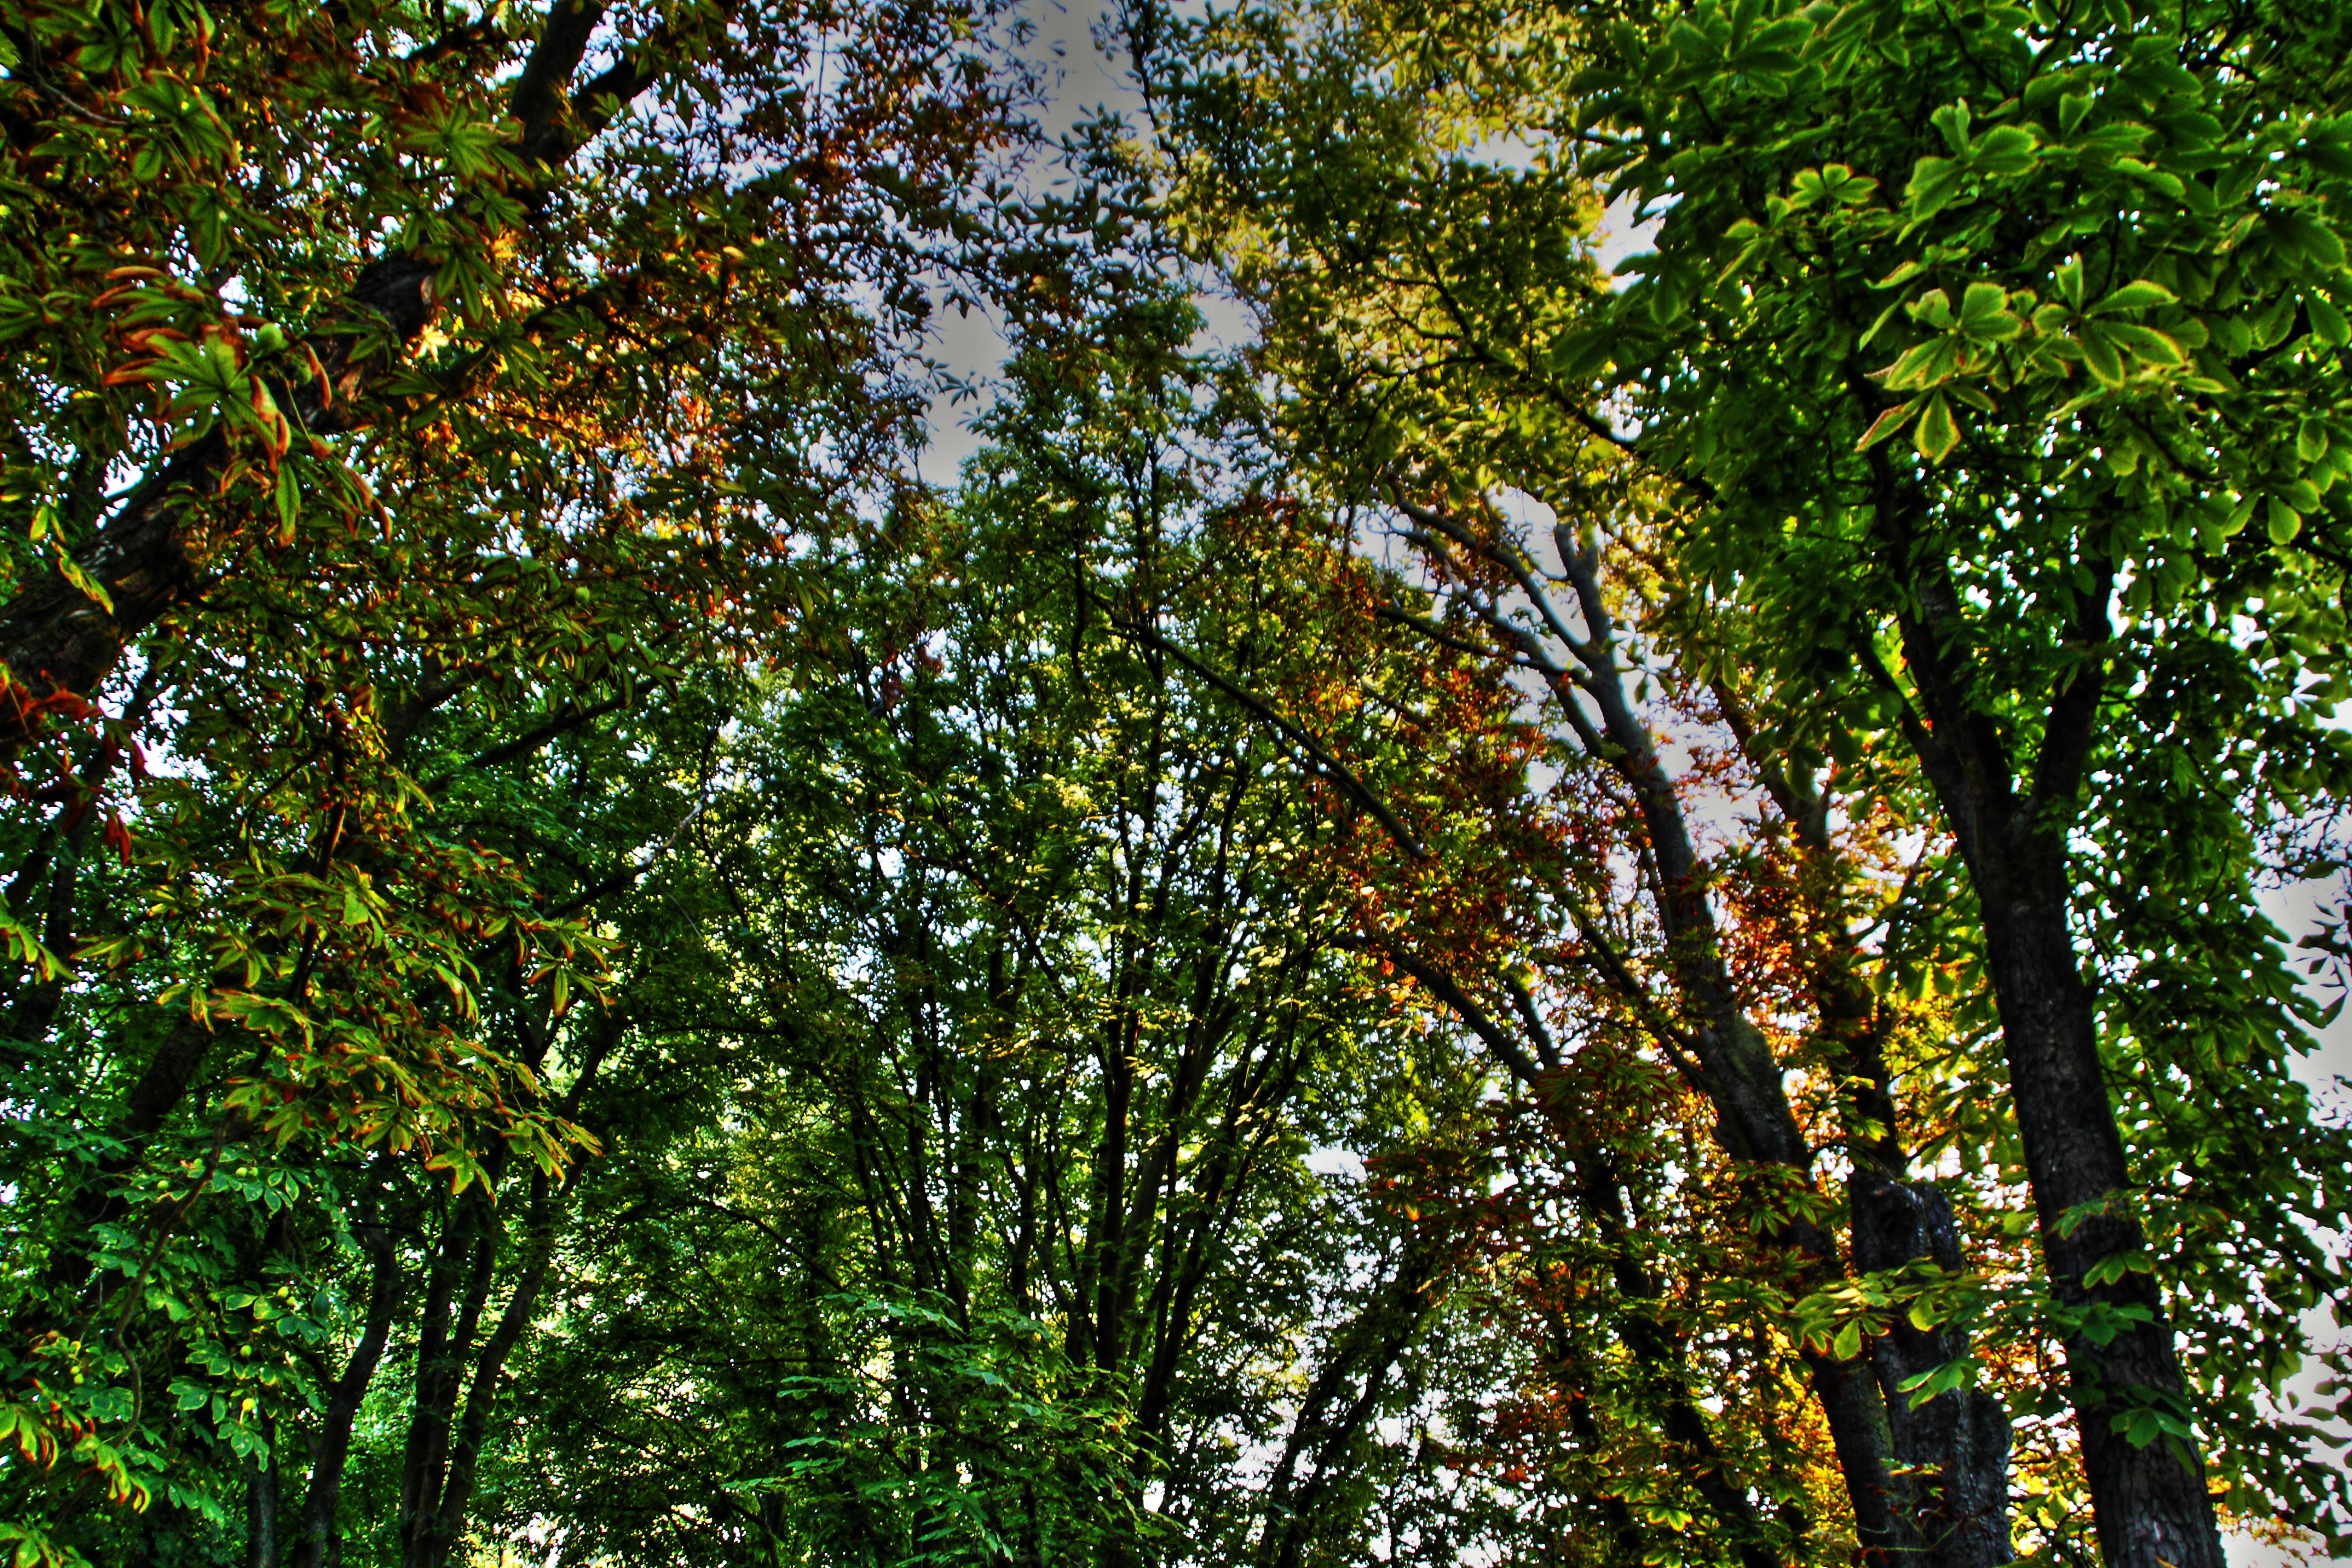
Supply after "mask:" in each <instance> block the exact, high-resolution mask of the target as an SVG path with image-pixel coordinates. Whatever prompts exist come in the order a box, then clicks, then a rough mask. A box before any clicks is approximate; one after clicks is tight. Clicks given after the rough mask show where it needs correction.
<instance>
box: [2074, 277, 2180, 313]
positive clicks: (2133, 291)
mask: <svg viewBox="0 0 2352 1568" xmlns="http://www.w3.org/2000/svg"><path fill="white" fill-rule="evenodd" d="M2179 302H2180V297H2179V295H2177V294H2175V293H2174V292H2173V291H2172V290H2171V289H2168V288H2166V287H2165V286H2164V285H2163V284H2161V283H2155V282H2151V281H2149V280H2148V279H2145V278H2135V279H2132V280H2131V281H2130V282H2128V283H2126V284H2125V285H2124V286H2123V287H2122V288H2120V289H2116V291H2115V292H2114V293H2112V294H2109V295H2108V296H2107V297H2106V298H2105V299H2104V300H2100V301H2099V302H2098V303H2097V304H2095V305H2094V306H2092V307H2091V310H2090V313H2091V314H2092V315H2094V316H2111V315H2114V314H2115V313H2116V311H2118V310H2148V309H2150V308H2151V307H2153V306H2157V305H2177V304H2179Z"/></svg>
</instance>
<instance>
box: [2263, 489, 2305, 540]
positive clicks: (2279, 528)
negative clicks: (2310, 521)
mask: <svg viewBox="0 0 2352 1568" xmlns="http://www.w3.org/2000/svg"><path fill="white" fill-rule="evenodd" d="M2268 515H2269V519H2270V522H2269V527H2270V536H2271V542H2272V543H2273V544H2292V543H2294V536H2295V535H2296V534H2298V533H2301V532H2302V531H2303V513H2301V512H2299V511H2297V510H2294V508H2293V507H2291V506H2289V505H2287V503H2286V502H2284V501H2283V500H2280V499H2279V498H2278V497H2276V496H2273V497H2272V498H2271V499H2270V510H2269V513H2268Z"/></svg>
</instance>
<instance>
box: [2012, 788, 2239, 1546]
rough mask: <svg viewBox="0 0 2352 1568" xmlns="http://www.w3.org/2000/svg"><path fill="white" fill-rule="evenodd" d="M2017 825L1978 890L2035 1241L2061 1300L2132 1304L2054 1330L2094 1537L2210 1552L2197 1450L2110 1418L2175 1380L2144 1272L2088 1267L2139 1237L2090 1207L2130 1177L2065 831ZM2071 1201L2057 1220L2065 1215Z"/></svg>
mask: <svg viewBox="0 0 2352 1568" xmlns="http://www.w3.org/2000/svg"><path fill="white" fill-rule="evenodd" d="M2018 837H2024V838H2025V839H2026V841H2025V842H2024V843H2021V844H2013V847H2011V849H2010V851H2009V853H2008V855H2007V856H2005V857H2004V858H2005V859H2006V860H2007V861H2008V864H2006V865H2003V866H2000V867H1993V866H1988V867H1987V868H1986V869H1985V872H1984V873H1983V874H1980V875H1979V877H1978V879H1977V892H1978V898H1979V900H1980V901H1981V902H1982V904H1983V905H1984V911H1985V937H1986V956H1987V959H1988V964H1989V967H1990V971H1991V973H1992V980H1993V989H1994V991H1995V994H1996V997H1997V1001H1998V1004H1999V1007H2000V1024H2001V1038H2002V1043H2003V1045H2004V1047H2005V1048H2006V1051H2007V1055H2008V1058H2009V1076H2010V1085H2011V1099H2012V1100H2013V1102H2014V1104H2015V1106H2016V1110H2017V1122H2018V1131H2019V1133H2020V1134H2021V1138H2022V1140H2023V1142H2024V1145H2025V1163H2026V1171H2027V1173H2028V1175H2029V1176H2030V1178H2031V1179H2032V1184H2033V1206H2034V1214H2035V1218H2036V1220H2037V1221H2038V1222H2039V1226H2040V1230H2041V1236H2042V1256H2043V1258H2044V1259H2045V1261H2046V1263H2047V1266H2048V1268H2049V1273H2050V1282H2051V1286H2052V1289H2053V1291H2054V1292H2055V1293H2056V1295H2057V1297H2058V1300H2059V1301H2060V1303H2061V1304H2062V1305H2063V1307H2065V1308H2067V1309H2068V1310H2089V1311H2093V1312H2101V1311H2116V1312H2125V1313H2130V1314H2133V1315H2134V1316H2135V1317H2137V1318H2139V1319H2140V1321H2136V1322H2132V1323H2130V1324H2129V1326H2127V1327H2126V1328H2125V1329H2124V1331H2122V1332H2121V1333H2118V1334H2116V1336H2115V1337H2114V1338H2113V1339H2110V1340H2107V1341H2106V1342H2105V1343H2101V1342H2099V1339H2098V1338H2097V1336H2095V1335H2094V1334H2091V1333H2084V1332H2079V1331H2077V1332H2074V1333H2070V1334H2068V1335H2067V1336H2066V1341H2065V1343H2066V1368H2067V1375H2068V1378H2069V1380H2070V1381H2071V1383H2072V1384H2073V1394H2074V1419H2075V1425H2076V1426H2077V1428H2078V1429H2079V1432H2080V1435H2081V1438H2082V1444H2083V1468H2084V1472H2085V1473H2086V1475H2087V1476H2088V1478H2089V1480H2090V1483H2091V1497H2092V1500H2093V1502H2094V1504H2095V1507H2096V1510H2097V1514H2098V1527H2099V1547H2100V1550H2101V1552H2103V1553H2104V1554H2105V1557H2106V1560H2107V1562H2108V1563H2109V1564H2111V1565H2112V1568H2161V1565H2166V1564H2169V1565H2170V1568H2222V1563H2223V1558H2222V1552H2221V1537H2220V1533H2219V1531H2218V1529H2217V1527H2216V1523H2215V1520H2214V1515H2213V1500H2212V1498H2211V1496H2210V1493H2209V1492H2208V1491H2207V1489H2206V1485H2205V1473H2204V1465H2203V1462H2202V1460H2201V1458H2200V1457H2199V1455H2198V1454H2197V1452H2196V1450H2195V1449H2194V1448H2193V1447H2190V1446H2189V1444H2188V1443H2186V1442H2181V1441H2177V1440H2175V1439H2172V1438H2169V1437H2158V1439H2157V1440H2156V1441H2154V1442H2151V1443H2148V1444H2147V1445H2146V1446H2145V1447H2142V1446H2139V1445H2137V1444H2135V1443H2133V1442H2132V1441H2131V1439H2130V1437H2129V1436H2126V1434H2124V1433H2122V1432H2119V1431H2117V1430H2116V1423H2117V1421H2118V1420H2119V1419H2120V1418H2121V1417H2122V1416H2123V1415H2125V1414H2126V1413H2127V1412H2130V1411H2132V1410H2135V1409H2142V1408H2146V1407H2148V1406H2150V1405H2153V1406H2154V1407H2155V1408H2157V1409H2158V1410H2160V1411H2162V1412H2163V1413H2164V1414H2165V1415H2168V1416H2175V1415H2178V1416H2185V1415H2187V1414H2188V1410H2187V1406H2186V1403H2185V1401H2184V1399H2183V1395H2184V1394H2185V1392H2186V1384H2185V1383H2184V1381H2183V1379H2182V1376H2181V1372H2180V1363H2179V1356H2178V1353H2177V1352H2176V1351H2175V1349H2174V1345H2173V1336H2172V1328H2171V1324H2170V1323H2169V1321H2168V1320H2167V1317H2166V1313H2165V1305H2164V1300H2163V1296H2162V1294H2161V1292H2160V1291H2159V1290H2158V1288H2157V1285H2156V1282H2155V1280H2154V1279H2152V1278H2150V1276H2148V1275H2147V1274H2146V1273H2144V1272H2140V1271H2137V1270H2127V1271H2126V1272H2125V1273H2123V1274H2122V1275H2121V1276H2120V1277H2119V1278H2117V1279H2113V1280H2110V1281H2107V1282H2105V1283H2103V1284H2099V1285H2095V1286H2094V1285H2091V1284H2089V1283H2088V1282H2087V1281H2088V1278H2089V1276H2090V1274H2091V1271H2092V1270H2093V1268H2095V1267H2096V1266H2097V1265H2099V1264H2101V1263H2103V1262H2105V1261H2107V1260H2109V1259H2113V1258H2129V1257H2131V1256H2132V1255H2134V1254H2137V1253H2138V1252H2140V1251H2141V1250H2142V1249H2143V1247H2145V1245H2146V1237H2144V1236H2143V1235H2142V1234H2141V1231H2140V1227H2139V1223H2138V1221H2137V1220H2136V1219H2134V1218H2132V1217H2130V1216H2129V1215H2126V1214H2121V1213H2116V1212H2112V1211H2110V1212H2104V1213H2103V1212H2098V1211H2099V1208H2100V1205H2112V1204H2114V1203H2115V1202H2116V1201H2117V1200H2119V1199H2121V1198H2123V1197H2125V1196H2126V1194H2128V1193H2129V1191H2130V1187H2131V1172H2130V1167H2129V1165H2128V1163H2127V1162H2126V1157H2125V1153H2124V1145H2123V1139H2122V1136H2121V1135H2120V1134H2119V1133H2118V1132H2117V1131H2116V1118H2115V1110H2114V1108H2113V1106H2112V1105H2111V1103H2110V1102H2109V1100H2108V1098H2107V1087H2106V1079H2105V1072H2104V1069H2103V1068H2102V1067H2101V1065H2100V1061H2099V1045H2098V1020H2097V1016H2096V1014H2095V1011H2094V1010H2093V1006H2092V997H2091V993H2090V990H2089V988H2088V987H2087V986H2085V985H2084V984H2083V977H2082V973H2081V971H2080V970H2079V969H2078V968H2077V966H2076V963H2075V958H2074V940H2073V936H2072V933H2071V932H2070V931H2069V930H2068V928H2067V922H2066V902H2065V896H2066V888H2065V879H2064V872H2063V866H2064V858H2063V843H2058V842H2051V841H2049V840H2050V838H2051V837H2052V836H2048V835H2044V834H2040V833H2034V834H2031V835H2021V836H2018ZM2036 839H2040V840H2042V842H2039V843H2036V842H2034V840H2036ZM2084 1211H2088V1213H2087V1217H2084V1218H2081V1219H2080V1220H2079V1223H2075V1224H2074V1225H2072V1226H2069V1224H2068V1216H2069V1215H2077V1214H2082V1213H2084Z"/></svg>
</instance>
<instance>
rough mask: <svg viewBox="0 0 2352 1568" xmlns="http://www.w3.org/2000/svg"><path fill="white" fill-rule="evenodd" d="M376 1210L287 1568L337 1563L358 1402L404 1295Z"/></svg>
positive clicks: (395, 1254)
mask: <svg viewBox="0 0 2352 1568" xmlns="http://www.w3.org/2000/svg"><path fill="white" fill-rule="evenodd" d="M376 1207H377V1199H376V1197H375V1195H374V1194H370V1196H369V1198H368V1201H367V1207H366V1209H365V1211H363V1213H362V1217H361V1220H360V1224H359V1227H358V1228H359V1233H360V1245H361V1246H362V1247H364V1248H365V1249H366V1251H367V1255H368V1300H367V1313H366V1316H365V1318H364V1320H363V1321H362V1324H361V1328H360V1337H359V1342H358V1343H357V1344H355V1345H353V1346H352V1354H351V1359H350V1360H349V1361H347V1362H345V1363H343V1373H342V1375H341V1377H339V1378H337V1379H336V1380H335V1384H334V1386H333V1388H331V1390H329V1392H328V1395H327V1408H326V1411H325V1413H324V1414H323V1415H321V1416H320V1423H319V1439H318V1443H317V1445H316V1446H315V1447H314V1448H313V1450H312V1456H311V1460H310V1485H309V1487H308V1488H307V1489H305V1490H304V1492H303V1496H302V1527H301V1528H302V1537H301V1539H300V1541H299V1542H297V1543H296V1544H295V1548H294V1563H293V1568H336V1565H337V1564H338V1563H341V1561H342V1544H343V1542H342V1533H341V1529H340V1527H339V1524H338V1521H337V1517H336V1516H337V1514H338V1513H339V1511H340V1510H341V1502H342V1489H343V1469H344V1467H345V1465H346V1464H347V1463H348V1462H349V1460H350V1458H351V1451H352V1425H353V1424H354V1423H355V1422H356V1421H357V1420H358V1418H359V1412H360V1404H361V1402H362V1400H364V1399H365V1398H366V1397H367V1391H368V1384H370V1383H372V1382H373V1381H374V1379H375V1369H376V1367H377V1365H378V1364H379V1363H382V1361H383V1351H384V1345H385V1343H386V1342H387V1341H389V1340H390V1338H391V1337H392V1320H393V1316H394V1313H395V1312H397V1311H398V1310H399V1307H400V1298H401V1297H402V1296H403V1295H404V1293H405V1291H404V1285H405V1283H406V1282H405V1280H404V1278H403V1277H402V1274H401V1270H400V1254H399V1248H398V1247H397V1246H396V1245H395V1244H394V1239H393V1236H392V1232H391V1230H390V1228H389V1227H387V1226H385V1225H384V1224H383V1223H382V1222H381V1220H380V1219H379V1218H378V1216H377V1215H376V1213H375V1210H376Z"/></svg>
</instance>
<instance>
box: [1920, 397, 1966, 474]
mask: <svg viewBox="0 0 2352 1568" xmlns="http://www.w3.org/2000/svg"><path fill="white" fill-rule="evenodd" d="M1912 442H1913V444H1914V445H1915V446H1916V447H1918V449H1919V455H1920V456H1921V457H1923V458H1927V460H1928V461H1929V462H1931V463H1941V462H1942V461H1943V460H1944V459H1945V458H1948V457H1950V456H1951V455H1952V448H1954V447H1958V445H1959V444H1960V426H1959V422H1958V420H1956V419H1954V418H1953V417H1952V405H1951V404H1950V403H1949V402H1948V401H1946V399H1945V397H1944V395H1943V394H1942V393H1940V392H1939V393H1937V394H1936V395H1934V396H1932V397H1930V398H1928V399H1927V412H1926V413H1924V414H1922V415H1920V416H1919V428H1918V429H1917V431H1916V432H1915V433H1914V435H1913V437H1912Z"/></svg>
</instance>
